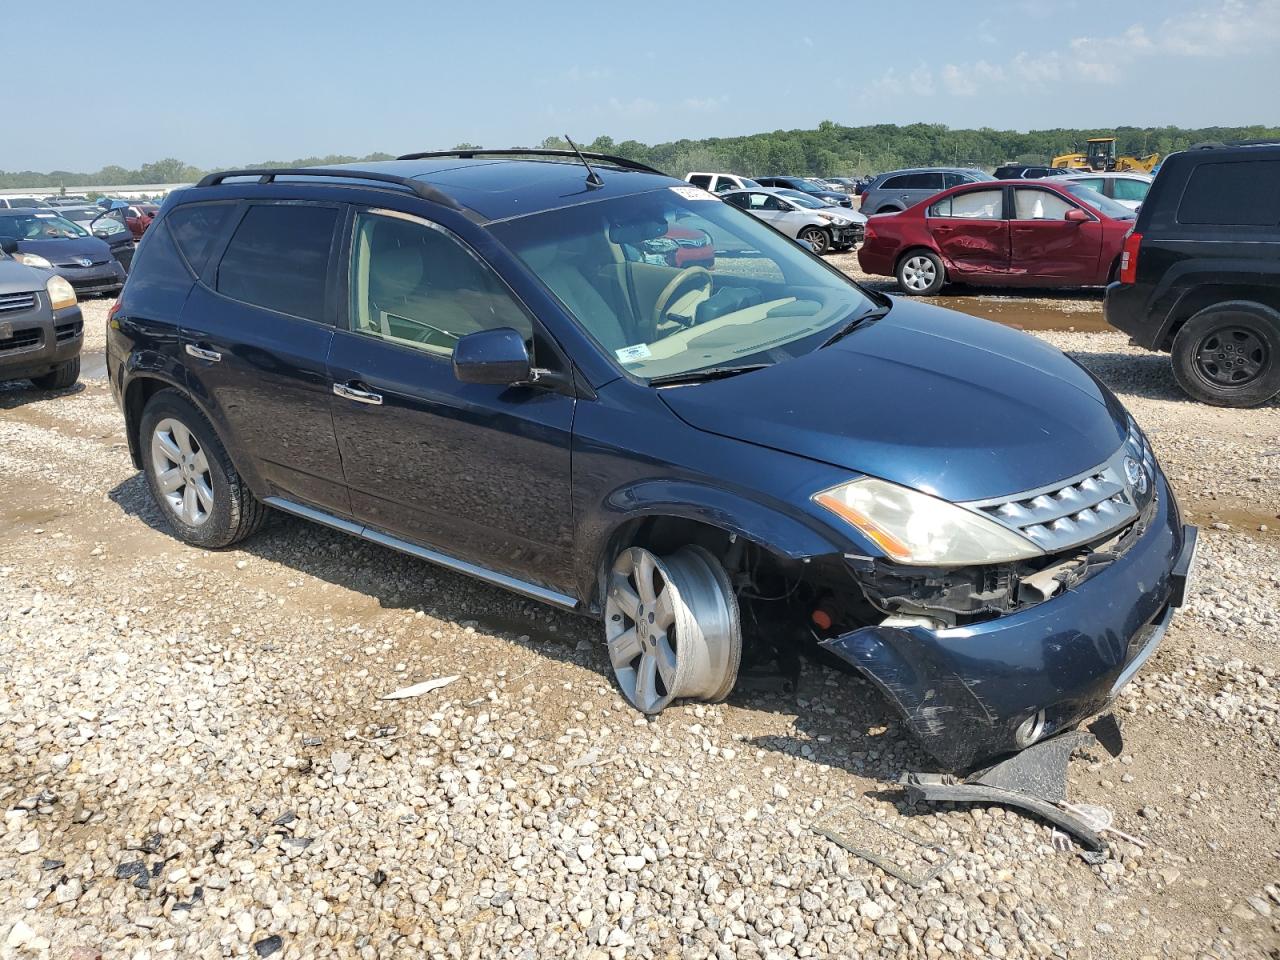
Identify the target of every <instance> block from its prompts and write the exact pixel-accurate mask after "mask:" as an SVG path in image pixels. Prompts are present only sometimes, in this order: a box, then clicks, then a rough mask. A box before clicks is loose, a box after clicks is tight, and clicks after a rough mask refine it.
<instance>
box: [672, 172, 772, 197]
mask: <svg viewBox="0 0 1280 960" xmlns="http://www.w3.org/2000/svg"><path fill="white" fill-rule="evenodd" d="M684 179H685V182H686V183H692V184H693V185H694V186H695V187H701V188H702V189H703V190H710V191H711V192H712V193H725V192H726V191H728V190H751V189H754V188H756V187H758V186H760V184H758V183H756V182H755V181H754V180H752V179H751V178H750V177H740V176H738V175H737V174H736V173H690V174H689V175H687V176H686V177H685V178H684Z"/></svg>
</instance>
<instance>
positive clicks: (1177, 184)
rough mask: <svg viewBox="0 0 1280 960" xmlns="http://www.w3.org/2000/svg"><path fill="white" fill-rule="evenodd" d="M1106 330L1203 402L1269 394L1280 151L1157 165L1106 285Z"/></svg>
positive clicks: (1279, 317)
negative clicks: (1164, 355) (1162, 366)
mask: <svg viewBox="0 0 1280 960" xmlns="http://www.w3.org/2000/svg"><path fill="white" fill-rule="evenodd" d="M1105 309H1106V318H1107V322H1108V323H1110V324H1111V325H1112V326H1113V327H1116V328H1118V329H1120V330H1123V331H1124V332H1125V333H1127V334H1129V335H1130V336H1131V337H1133V341H1134V342H1135V343H1137V344H1138V345H1139V346H1143V347H1146V348H1147V349H1149V350H1166V351H1170V352H1171V353H1172V354H1173V374H1174V377H1175V378H1177V381H1178V384H1179V385H1180V386H1181V387H1182V389H1183V390H1185V391H1186V392H1187V393H1188V394H1190V395H1191V396H1192V397H1194V398H1195V399H1197V400H1201V401H1203V402H1205V403H1212V404H1215V405H1218V406H1229V407H1253V406H1257V405H1258V404H1260V403H1264V402H1265V401H1267V400H1269V399H1270V398H1271V397H1273V396H1275V395H1276V394H1277V393H1280V143H1277V142H1271V143H1262V144H1256V145H1242V146H1228V147H1211V148H1208V149H1192V150H1188V151H1186V152H1184V153H1175V154H1173V155H1172V156H1170V157H1169V158H1168V159H1166V160H1165V162H1164V166H1163V167H1162V168H1161V170H1160V175H1159V176H1158V177H1156V181H1155V183H1154V184H1153V185H1152V187H1151V192H1150V193H1148V194H1147V198H1146V200H1145V202H1144V203H1143V204H1142V209H1141V210H1140V211H1139V213H1138V219H1137V222H1136V223H1135V224H1134V227H1133V231H1132V232H1131V233H1130V234H1129V236H1128V237H1127V238H1126V240H1125V245H1124V252H1123V254H1122V255H1121V262H1120V274H1119V279H1118V280H1117V281H1116V282H1114V283H1112V284H1111V285H1110V286H1109V287H1107V299H1106V307H1105Z"/></svg>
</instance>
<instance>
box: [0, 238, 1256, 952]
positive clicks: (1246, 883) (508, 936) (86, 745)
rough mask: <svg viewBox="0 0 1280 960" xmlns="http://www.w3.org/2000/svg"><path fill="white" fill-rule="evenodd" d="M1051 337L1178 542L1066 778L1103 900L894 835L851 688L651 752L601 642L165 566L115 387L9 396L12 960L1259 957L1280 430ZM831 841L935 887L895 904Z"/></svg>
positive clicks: (433, 582)
mask: <svg viewBox="0 0 1280 960" xmlns="http://www.w3.org/2000/svg"><path fill="white" fill-rule="evenodd" d="M848 262H849V258H843V260H842V263H843V264H844V265H847V264H848ZM955 299H956V301H957V302H956V305H958V306H963V303H962V302H960V299H961V298H955ZM1023 299H1025V298H1023ZM944 302H945V298H944ZM1028 302H1029V303H1031V304H1033V305H1034V304H1043V305H1044V309H1046V310H1055V309H1057V310H1060V311H1061V313H1062V315H1063V318H1064V319H1063V323H1062V324H1061V326H1063V327H1067V326H1071V325H1072V323H1073V318H1076V317H1078V316H1079V315H1083V314H1087V313H1089V312H1090V311H1091V310H1092V311H1096V310H1097V309H1098V302H1097V298H1096V296H1090V295H1082V296H1079V297H1074V298H1072V297H1067V298H1063V297H1054V298H1051V299H1043V300H1031V301H1028ZM1055 305H1057V306H1055ZM105 310H106V304H105V303H103V302H93V303H90V304H87V305H86V311H85V312H86V315H87V320H88V324H87V326H88V329H89V334H88V346H87V349H94V348H95V347H97V348H100V344H101V333H100V330H101V327H102V322H103V318H104V317H105ZM1039 335H1041V336H1044V337H1045V338H1046V339H1048V340H1050V341H1051V342H1053V343H1054V344H1056V345H1057V346H1059V347H1061V348H1063V349H1065V350H1067V351H1069V352H1071V353H1072V354H1073V355H1074V356H1076V357H1078V358H1079V359H1080V360H1081V361H1082V362H1084V363H1085V364H1086V365H1088V366H1089V367H1090V368H1092V369H1093V370H1095V371H1097V372H1098V373H1099V374H1100V376H1101V377H1102V378H1103V379H1104V380H1106V381H1107V382H1108V383H1109V384H1110V385H1111V386H1112V387H1113V388H1114V389H1115V390H1116V391H1117V392H1118V393H1119V394H1120V395H1121V396H1122V398H1123V399H1124V401H1125V402H1126V404H1128V405H1129V407H1130V409H1131V410H1132V411H1133V412H1134V414H1135V416H1137V417H1138V419H1139V420H1140V421H1141V422H1142V424H1143V425H1144V427H1145V428H1146V430H1147V432H1148V434H1149V436H1150V437H1151V440H1152V442H1153V444H1154V445H1155V447H1156V450H1157V452H1158V453H1159V456H1160V458H1161V460H1162V462H1163V464H1164V467H1165V469H1166V471H1167V472H1168V473H1169V475H1170V477H1171V478H1172V480H1173V482H1174V485H1175V487H1176V488H1177V490H1178V493H1179V497H1180V500H1181V503H1182V505H1183V507H1184V509H1185V510H1186V511H1188V512H1189V513H1190V514H1191V515H1192V516H1193V517H1194V518H1195V519H1196V520H1197V521H1198V522H1200V523H1201V524H1202V525H1203V526H1204V528H1205V529H1204V534H1203V547H1202V550H1203V554H1202V558H1203V562H1202V566H1201V572H1202V576H1201V579H1200V582H1199V585H1198V587H1197V589H1196V591H1195V593H1194V595H1193V596H1192V597H1191V598H1190V604H1189V607H1188V608H1186V609H1184V610H1183V611H1182V612H1181V613H1180V614H1179V615H1178V616H1177V618H1176V619H1175V621H1174V626H1173V628H1172V629H1171V630H1170V632H1169V635H1168V637H1167V639H1166V641H1165V643H1164V644H1163V646H1162V648H1161V650H1160V651H1159V653H1158V654H1157V656H1156V657H1155V658H1154V659H1153V660H1152V661H1151V663H1150V664H1148V665H1147V667H1146V668H1145V669H1144V670H1143V671H1142V673H1141V674H1140V675H1139V677H1138V679H1137V680H1136V682H1135V683H1134V684H1132V685H1131V686H1130V688H1129V689H1128V691H1127V692H1126V694H1125V695H1124V696H1123V698H1122V701H1121V704H1120V706H1119V710H1118V714H1119V716H1120V718H1121V720H1122V723H1123V725H1124V729H1125V741H1126V744H1125V752H1124V753H1123V754H1122V755H1121V756H1120V757H1119V758H1112V757H1110V756H1109V755H1108V754H1106V753H1105V752H1102V751H1096V752H1095V753H1093V754H1089V755H1086V756H1084V757H1082V758H1078V759H1077V760H1076V761H1074V762H1073V764H1072V786H1071V791H1072V796H1073V799H1074V800H1075V801H1076V802H1081V803H1091V804H1096V805H1100V806H1103V807H1106V808H1107V809H1108V810H1110V811H1111V812H1112V813H1113V815H1114V817H1115V822H1116V825H1117V826H1118V827H1119V828H1120V829H1122V830H1123V831H1125V832H1126V833H1127V834H1128V835H1130V837H1131V838H1132V840H1133V841H1134V842H1129V841H1126V840H1119V839H1117V840H1116V841H1115V842H1114V845H1113V848H1112V854H1113V855H1112V857H1111V858H1110V859H1109V860H1108V861H1107V862H1105V863H1104V864H1102V865H1101V866H1097V867H1091V866H1088V865H1087V864H1085V863H1084V862H1083V861H1082V860H1081V859H1079V858H1078V857H1076V856H1074V855H1073V854H1071V853H1067V852H1060V851H1058V850H1056V849H1054V846H1053V844H1052V842H1051V839H1052V838H1051V835H1050V831H1049V830H1048V829H1047V828H1046V827H1045V826H1043V825H1042V824H1040V823H1039V822H1036V821H1033V820H1030V819H1027V818H1024V817H1020V816H1015V815H1013V814H1012V813H1008V812H1005V811H1003V810H1001V809H999V808H960V807H944V808H939V809H933V808H928V807H912V806H908V805H906V804H905V803H904V802H903V800H902V798H901V796H900V795H899V793H898V791H897V790H896V789H894V788H893V787H892V783H893V781H894V780H895V779H896V778H897V776H898V774H899V773H900V772H901V771H902V770H904V769H921V768H923V769H927V761H925V759H924V758H923V757H922V756H921V755H920V753H919V752H918V750H917V749H916V748H915V747H914V745H913V744H912V743H911V741H910V740H909V738H907V737H906V736H905V734H904V733H903V732H902V731H901V730H900V729H899V727H898V724H897V723H896V722H895V721H894V720H893V719H892V715H891V713H890V711H889V709H888V708H887V707H886V705H885V704H884V703H883V702H882V701H881V700H880V699H879V698H878V697H877V696H876V695H875V693H874V692H873V691H872V689H871V688H870V687H868V686H867V685H866V684H864V683H862V682H860V681H858V680H857V679H856V678H853V677H849V676H846V675H843V674H837V673H834V672H830V671H826V670H824V669H822V668H820V667H817V666H814V665H812V664H809V665H806V667H805V672H804V674H803V676H802V679H801V684H800V689H799V691H798V692H797V693H796V694H795V695H793V696H787V697H783V696H775V695H754V694H743V693H736V694H735V695H734V696H732V697H731V698H730V700H729V701H728V702H727V703H725V704H720V705H716V706H703V705H686V706H678V707H675V708H672V709H670V710H668V711H667V712H665V713H664V714H662V715H661V716H660V717H658V718H656V719H653V720H645V719H644V718H642V717H639V716H637V715H636V714H635V713H634V712H633V711H632V710H631V709H630V708H629V707H628V706H627V705H626V704H625V703H624V702H623V700H622V699H621V698H620V697H619V695H618V694H617V693H616V691H615V689H614V686H613V682H612V677H611V675H610V671H609V668H608V664H607V660H606V658H605V657H604V656H603V655H602V652H601V649H600V644H599V642H598V640H599V638H598V630H597V629H596V627H595V625H594V624H592V623H591V622H589V621H586V620H582V619H579V618H577V617H574V616H572V615H567V614H562V613H558V612H555V611H552V610H550V609H549V608H546V607H542V606H540V605H538V604H535V603H532V602H528V601H524V600H521V599H518V598H514V597H513V596H511V595H508V594H505V593H502V592H499V591H497V590H494V589H490V588H488V587H486V586H483V585H481V584H478V583H476V582H474V581H471V580H467V579H465V578H462V577H459V576H456V575H453V574H451V573H448V572H446V571H443V570H440V569H437V568H434V567H431V566H429V565H427V564H424V563H421V562H418V561H415V560H412V559H409V558H406V557H403V556H400V555H398V554H394V553H391V552H389V551H386V550H383V549H381V548H378V547H375V546H372V545H369V544H364V543H361V542H357V541H354V540H352V539H349V538H346V537H344V536H342V535H339V534H336V533H331V532H329V531H326V530H323V529H321V528H319V527H316V526H313V525H309V524H307V523H305V522H302V521H298V520H293V519H289V518H284V517H280V518H277V519H275V520H274V521H273V522H272V523H271V524H270V525H269V526H268V527H267V528H266V529H265V530H263V531H262V533H261V534H259V535H258V536H257V537H255V538H253V539H252V540H250V541H249V542H247V543H245V544H243V545H242V547H241V548H240V549H233V550H227V551H222V552H216V553H210V552H202V551H199V550H195V549H191V548H188V547H186V546H184V545H182V544H181V543H179V542H178V541H176V540H175V539H174V538H173V537H172V536H170V535H169V533H168V532H167V531H166V530H165V528H164V526H163V523H162V521H161V518H160V515H159V513H158V512H157V510H156V508H155V507H154V506H153V505H152V504H151V503H150V500H149V497H148V494H147V492H146V489H145V486H144V484H143V482H142V480H141V478H140V476H139V475H138V474H136V473H135V471H134V470H133V468H132V466H131V465H130V463H129V461H128V456H127V451H126V449H125V445H124V437H123V435H122V432H121V419H120V416H119V414H118V412H117V411H116V409H115V407H114V405H113V403H112V400H111V397H110V393H109V391H108V388H107V386H106V384H105V382H103V381H101V380H90V381H86V382H85V383H84V384H83V385H82V386H81V387H80V388H78V389H75V390H71V391H66V392H63V393H60V394H49V393H43V392H40V391H34V390H30V389H26V390H23V389H19V388H18V387H17V386H8V387H5V388H2V389H0V476H3V477H4V487H3V489H4V494H5V495H4V497H3V499H2V501H0V638H3V650H4V652H5V656H4V658H3V660H0V809H3V811H4V825H3V830H0V958H8V957H22V958H25V957H56V958H74V960H92V958H95V957H98V956H99V955H101V956H102V957H105V958H131V960H162V958H168V957H180V958H211V957H231V956H250V957H256V956H263V957H265V956H277V957H289V958H313V957H359V958H362V960H363V958H387V957H397V958H398V957H415V958H416V957H423V956H429V957H436V956H442V957H452V958H464V957H465V958H470V957H476V958H480V957H483V958H488V957H495V956H504V957H505V956H510V957H522V958H523V957H528V958H534V957H538V958H542V957H553V956H567V957H593V958H603V957H612V958H622V957H712V956H714V957H724V958H728V957H744V958H751V957H762V958H765V957H770V958H771V957H825V956H831V957H854V956H863V957H880V956H883V957H890V956H907V957H929V958H934V957H945V956H953V955H954V956H974V957H978V956H992V957H1070V958H1095V957H1097V958H1112V957H1115V958H1142V957H1184V956H1185V957H1196V958H1201V957H1218V958H1223V957H1269V958H1276V957H1280V887H1278V886H1277V885H1278V884H1280V827H1278V824H1277V821H1278V818H1280V782H1278V778H1280V762H1278V748H1280V690H1278V688H1280V675H1278V674H1277V665H1278V660H1280V613H1278V612H1277V611H1280V539H1278V538H1277V535H1276V531H1277V530H1278V529H1280V519H1277V517H1276V513H1277V510H1278V509H1280V505H1278V504H1277V499H1278V498H1277V496H1276V492H1277V490H1278V489H1280V404H1276V403H1272V404H1271V405H1269V406H1266V407H1263V408H1261V409H1257V410H1248V411H1226V410H1217V409H1211V408H1207V407H1203V406H1199V405H1197V404H1194V403H1191V402H1189V401H1187V400H1186V399H1185V398H1183V397H1182V396H1181V395H1180V394H1179V392H1178V391H1177V388H1176V386H1175V385H1174V383H1173V380H1172V377H1171V376H1170V374H1169V371H1168V363H1167V360H1166V359H1165V358H1163V357H1157V356H1152V355H1148V354H1145V353H1142V352H1140V351H1136V350H1134V349H1132V348H1130V347H1128V346H1127V345H1126V340H1125V338H1124V337H1122V336H1120V335H1118V334H1114V333H1089V332H1079V331H1077V332H1071V331H1047V332H1044V333H1041V334H1039ZM452 675H457V676H458V677H459V679H457V680H456V681H455V682H453V683H451V684H450V685H448V686H445V687H443V688H441V689H438V690H435V691H433V692H431V693H427V694H425V695H423V696H421V697H417V698H414V699H407V700H400V701H394V702H391V701H383V700H381V699H380V697H382V696H383V695H385V694H386V693H388V692H390V691H392V690H395V689H397V688H399V687H402V686H405V685H407V684H410V683H414V682H417V681H421V680H425V679H429V678H433V677H443V676H452ZM828 817H831V818H833V819H832V823H833V824H834V825H836V826H837V827H838V828H839V829H842V830H844V831H845V832H847V833H849V834H850V835H851V836H854V837H862V838H863V839H864V840H866V841H867V842H868V845H870V844H871V843H872V842H874V841H876V840H877V839H878V834H877V830H878V828H877V827H876V826H874V823H873V821H879V822H882V823H886V824H890V825H893V826H895V827H898V828H900V829H905V830H907V831H910V832H912V833H913V834H914V835H915V836H917V837H920V838H922V839H926V840H927V841H928V842H929V843H932V844H936V845H938V846H940V847H941V848H943V849H944V850H945V851H946V853H945V856H946V857H948V858H949V857H954V859H953V860H952V861H951V862H950V864H949V865H947V866H945V867H944V868H943V870H942V872H941V874H940V875H939V877H938V878H937V879H936V880H934V881H931V882H929V883H928V884H926V885H925V886H924V887H923V888H922V889H917V888H914V887H912V886H909V885H907V884H905V883H903V882H901V881H898V880H895V879H893V878H891V877H889V876H888V875H886V874H885V873H882V872H881V871H880V870H878V869H877V868H874V867H871V866H869V865H868V864H867V863H865V862H864V861H862V860H860V859H858V858H856V857H854V856H851V855H849V854H847V853H846V852H845V851H843V850H842V849H841V848H839V847H838V846H836V845H835V844H833V843H831V842H830V841H829V840H827V839H824V838H823V837H821V836H819V835H817V834H816V833H815V832H814V831H813V829H812V827H813V825H814V824H815V823H817V822H820V821H823V820H824V819H826V818H828ZM864 817H870V818H872V819H871V820H867V819H864ZM908 852H909V851H907V850H906V849H905V847H900V848H899V849H898V850H897V854H898V856H899V858H900V859H902V860H903V862H905V863H906V864H908V865H909V866H911V867H913V868H918V867H921V866H928V865H929V864H928V860H929V858H930V857H932V859H934V860H938V859H940V855H939V854H936V853H931V854H929V855H928V856H921V855H919V854H918V853H913V854H912V855H911V856H910V857H908V856H907V854H908Z"/></svg>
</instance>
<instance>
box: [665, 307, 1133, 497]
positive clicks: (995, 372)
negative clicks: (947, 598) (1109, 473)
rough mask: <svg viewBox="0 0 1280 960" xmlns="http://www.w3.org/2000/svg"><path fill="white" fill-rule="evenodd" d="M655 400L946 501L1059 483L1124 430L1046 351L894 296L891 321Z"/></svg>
mask: <svg viewBox="0 0 1280 960" xmlns="http://www.w3.org/2000/svg"><path fill="white" fill-rule="evenodd" d="M659 396H661V397H662V399H663V400H664V401H666V403H667V405H668V406H670V407H671V409H672V410H673V411H674V412H675V414H676V415H677V416H679V417H680V418H681V419H682V420H684V421H685V422H686V423H688V424H690V425H691V426H694V427H697V428H698V429H700V430H706V431H707V432H709V433H716V434H720V435H722V436H726V437H732V438H735V439H739V440H745V441H748V442H750V443H756V444H760V445H762V446H766V447H772V448H774V449H776V450H783V451H786V452H788V453H795V454H799V455H800V456H803V457H808V458H810V459H813V460H821V461H823V462H825V463H830V464H833V465H835V466H838V467H843V468H845V469H848V470H850V471H853V472H856V473H866V474H869V475H871V476H875V477H880V478H882V479H885V480H891V481H893V482H894V483H900V484H903V485H905V486H909V487H914V488H915V489H917V490H921V491H924V492H926V493H933V494H936V495H938V496H940V497H944V498H946V499H948V500H978V499H984V498H987V497H998V496H1003V495H1005V494H1010V493H1017V492H1020V491H1023V490H1029V489H1032V488H1035V487H1040V486H1045V485H1047V484H1050V483H1053V482H1055V481H1058V480H1063V479H1066V478H1067V477H1071V476H1074V475H1076V474H1079V473H1082V472H1083V471H1085V470H1088V469H1089V468H1091V467H1095V466H1097V465H1098V464H1100V463H1102V462H1103V461H1104V460H1106V459H1107V457H1109V456H1110V455H1111V454H1113V453H1115V451H1116V448H1117V447H1119V446H1120V444H1121V443H1122V442H1123V441H1124V439H1125V437H1126V436H1127V434H1128V425H1127V420H1126V415H1125V411H1124V408H1123V407H1122V406H1121V405H1120V402H1119V401H1118V400H1116V398H1115V397H1114V396H1113V395H1112V394H1111V392H1110V391H1109V390H1107V389H1106V388H1105V387H1104V386H1102V385H1101V384H1100V383H1099V382H1098V381H1097V380H1095V379H1094V378H1093V376H1092V375H1091V374H1089V373H1088V372H1087V371H1085V370H1084V369H1083V368H1082V367H1080V366H1079V365H1078V364H1076V363H1075V362H1074V361H1073V360H1070V359H1068V358H1067V357H1066V356H1064V355H1063V354H1062V353H1061V352H1060V351H1059V350H1057V349H1056V348H1054V347H1051V346H1049V345H1048V344H1047V343H1045V342H1043V341H1041V340H1037V339H1036V338H1035V337H1032V336H1030V335H1028V334H1024V333H1019V332H1018V331H1016V330H1011V329H1009V328H1007V327H1002V326H999V325H998V324H995V323H992V322H990V321H988V320H980V319H977V318H975V317H969V316H966V315H964V314H961V313H956V312H954V311H951V310H943V309H941V308H938V307H932V306H929V305H927V304H920V303H912V302H910V301H906V300H896V299H895V300H894V305H893V309H892V310H891V311H890V312H889V315H888V316H886V317H884V318H883V319H881V320H879V321H877V322H875V323H873V324H870V325H868V326H866V327H863V328H861V329H859V330H856V331H855V332H853V333H852V334H850V335H849V336H847V337H845V338H844V339H842V340H839V341H837V342H836V343H835V344H833V345H832V346H830V347H826V348H824V349H821V350H816V351H814V352H813V353H810V354H808V355H806V356H803V357H798V358H796V359H794V360H787V361H784V362H782V363H779V364H777V365H776V366H772V367H769V368H767V369H764V370H760V371H757V372H754V373H747V374H741V375H739V376H737V377H731V378H729V379H726V380H714V381H709V382H706V383H699V384H691V385H688V386H681V387H668V388H665V389H661V390H659Z"/></svg>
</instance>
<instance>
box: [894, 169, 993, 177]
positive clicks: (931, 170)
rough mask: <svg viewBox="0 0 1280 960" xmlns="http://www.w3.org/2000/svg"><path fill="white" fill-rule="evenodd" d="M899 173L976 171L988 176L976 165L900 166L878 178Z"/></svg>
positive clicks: (987, 174)
mask: <svg viewBox="0 0 1280 960" xmlns="http://www.w3.org/2000/svg"><path fill="white" fill-rule="evenodd" d="M899 173H978V174H981V175H982V176H984V177H987V176H990V174H989V173H987V171H985V170H979V169H978V168H977V167H901V168H900V169H898V170H888V171H886V172H884V173H882V174H880V179H883V178H884V177H892V176H894V175H896V174H899Z"/></svg>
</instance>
